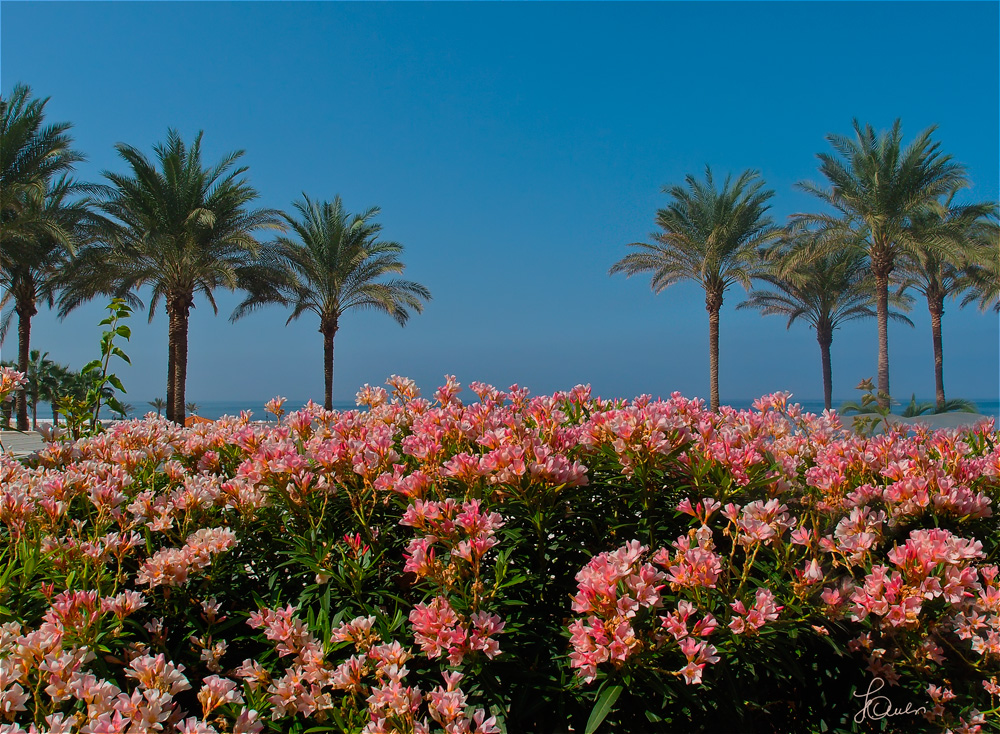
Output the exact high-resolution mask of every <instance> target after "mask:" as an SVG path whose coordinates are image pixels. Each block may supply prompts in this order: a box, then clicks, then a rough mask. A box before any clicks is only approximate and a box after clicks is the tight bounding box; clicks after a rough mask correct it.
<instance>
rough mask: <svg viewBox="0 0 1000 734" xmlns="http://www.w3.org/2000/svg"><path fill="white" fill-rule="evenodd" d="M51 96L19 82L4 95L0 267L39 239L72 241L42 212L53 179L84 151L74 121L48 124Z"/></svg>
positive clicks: (0, 121) (0, 107)
mask: <svg viewBox="0 0 1000 734" xmlns="http://www.w3.org/2000/svg"><path fill="white" fill-rule="evenodd" d="M47 103H48V99H47V98H46V99H37V98H36V99H32V97H31V89H30V88H29V87H27V86H25V85H23V84H19V85H17V86H16V87H14V89H13V91H12V92H11V94H10V96H9V97H7V98H6V99H3V98H0V267H6V266H8V265H9V264H10V262H11V261H12V260H14V259H17V258H18V256H19V254H20V253H21V252H22V251H23V250H24V249H26V248H31V247H33V246H34V245H35V243H36V242H37V241H38V240H39V239H56V240H60V241H63V242H64V244H66V246H67V247H71V246H72V242H71V241H69V238H68V237H67V236H66V235H65V233H64V232H63V231H62V230H61V229H60V228H59V227H58V225H57V223H54V222H52V221H51V220H50V219H47V218H46V217H44V216H39V215H40V214H41V210H42V207H40V206H39V205H38V202H40V201H44V199H45V198H46V195H47V193H48V187H49V182H50V180H52V179H53V178H55V177H56V176H59V175H61V174H65V173H66V172H67V171H69V170H71V169H72V168H73V165H74V164H75V163H77V162H79V161H82V160H83V156H82V155H81V154H80V153H78V152H76V151H74V150H73V149H72V148H71V145H72V138H71V137H70V136H69V135H68V133H67V131H68V130H69V128H70V127H71V125H70V123H68V122H62V123H56V124H53V125H43V123H44V119H45V105H46V104H47Z"/></svg>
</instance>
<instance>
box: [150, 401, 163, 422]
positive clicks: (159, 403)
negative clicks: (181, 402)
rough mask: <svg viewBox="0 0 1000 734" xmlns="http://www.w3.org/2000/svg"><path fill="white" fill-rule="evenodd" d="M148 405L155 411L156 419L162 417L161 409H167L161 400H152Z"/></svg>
mask: <svg viewBox="0 0 1000 734" xmlns="http://www.w3.org/2000/svg"><path fill="white" fill-rule="evenodd" d="M148 405H149V406H150V407H152V408H155V409H156V417H157V418H159V417H160V416H161V415H163V409H164V408H166V407H167V401H166V400H164V399H163V398H153V399H152V400H150V401H149V403H148Z"/></svg>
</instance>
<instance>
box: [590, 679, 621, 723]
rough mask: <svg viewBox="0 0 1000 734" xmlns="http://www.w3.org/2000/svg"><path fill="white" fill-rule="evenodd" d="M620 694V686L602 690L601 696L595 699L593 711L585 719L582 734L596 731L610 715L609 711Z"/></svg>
mask: <svg viewBox="0 0 1000 734" xmlns="http://www.w3.org/2000/svg"><path fill="white" fill-rule="evenodd" d="M621 694H622V686H611V687H609V688H605V689H604V691H603V692H602V693H601V695H600V696H598V697H597V702H596V703H595V704H594V710H593V711H591V712H590V718H589V719H587V728H586V729H584V734H594V732H595V731H597V728H598V727H599V726H600V725H601V723H602V722H603V721H604V719H606V718H607V716H608V714H610V713H611V709H612V708H614V705H615V702H616V701H617V700H618V697H619V696H620V695H621Z"/></svg>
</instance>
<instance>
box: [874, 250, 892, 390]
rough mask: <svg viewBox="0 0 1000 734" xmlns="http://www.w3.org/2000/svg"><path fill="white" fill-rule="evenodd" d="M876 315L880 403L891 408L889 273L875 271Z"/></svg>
mask: <svg viewBox="0 0 1000 734" xmlns="http://www.w3.org/2000/svg"><path fill="white" fill-rule="evenodd" d="M872 270H873V271H874V275H875V316H876V320H877V321H878V404H879V407H880V408H882V409H883V410H886V409H888V408H889V396H890V395H892V393H890V392H889V273H888V272H884V271H882V270H881V269H879V270H878V271H875V268H874V266H873V268H872Z"/></svg>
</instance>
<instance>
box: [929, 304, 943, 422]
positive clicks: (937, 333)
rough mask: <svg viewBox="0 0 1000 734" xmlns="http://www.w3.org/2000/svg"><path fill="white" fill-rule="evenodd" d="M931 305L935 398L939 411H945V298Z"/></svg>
mask: <svg viewBox="0 0 1000 734" xmlns="http://www.w3.org/2000/svg"><path fill="white" fill-rule="evenodd" d="M935 301H936V302H935V303H933V304H930V311H931V335H932V336H933V338H934V396H935V399H936V402H937V409H938V410H939V411H942V410H944V403H945V400H944V348H943V347H942V345H941V317H942V316H943V315H944V298H943V297H941V298H937V299H935Z"/></svg>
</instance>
